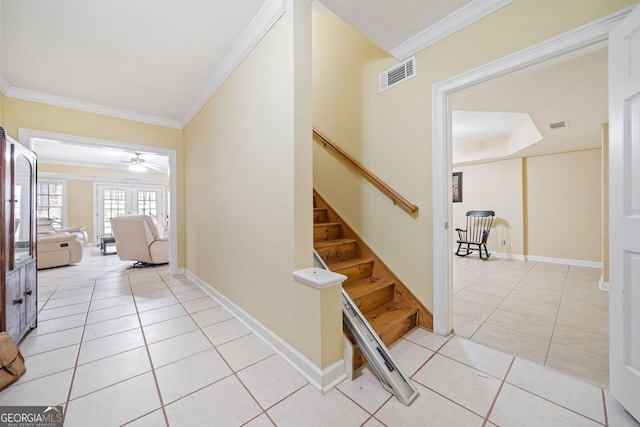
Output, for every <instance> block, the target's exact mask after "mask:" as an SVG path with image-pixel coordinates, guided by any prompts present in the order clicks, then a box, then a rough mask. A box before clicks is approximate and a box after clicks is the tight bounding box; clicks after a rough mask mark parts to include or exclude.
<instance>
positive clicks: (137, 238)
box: [111, 215, 169, 267]
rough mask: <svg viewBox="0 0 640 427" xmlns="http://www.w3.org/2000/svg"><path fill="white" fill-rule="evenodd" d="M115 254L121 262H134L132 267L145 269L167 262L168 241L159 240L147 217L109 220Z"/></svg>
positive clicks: (150, 219)
mask: <svg viewBox="0 0 640 427" xmlns="http://www.w3.org/2000/svg"><path fill="white" fill-rule="evenodd" d="M111 229H112V230H113V237H114V238H115V239H116V252H117V254H118V257H119V258H120V259H121V260H123V261H136V263H135V264H134V265H133V267H147V266H150V265H155V264H166V263H168V262H169V240H168V239H167V238H161V237H160V233H159V232H158V227H156V225H155V223H154V222H153V219H152V218H151V217H150V216H149V215H130V216H119V217H115V218H111Z"/></svg>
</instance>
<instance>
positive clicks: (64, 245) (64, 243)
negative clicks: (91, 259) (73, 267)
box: [36, 233, 82, 270]
mask: <svg viewBox="0 0 640 427" xmlns="http://www.w3.org/2000/svg"><path fill="white" fill-rule="evenodd" d="M37 253H38V257H37V261H36V266H37V268H38V270H41V269H43V268H51V267H59V266H61V265H67V264H75V263H78V262H80V261H82V243H80V241H79V240H78V238H77V236H76V235H75V234H72V233H51V234H39V235H38V240H37Z"/></svg>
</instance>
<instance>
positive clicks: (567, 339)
mask: <svg viewBox="0 0 640 427" xmlns="http://www.w3.org/2000/svg"><path fill="white" fill-rule="evenodd" d="M600 275H601V270H600V269H597V268H587V267H573V266H567V265H558V264H548V263H541V262H531V261H514V260H502V259H498V258H495V257H491V258H489V259H488V260H480V259H479V258H478V256H476V255H470V256H468V257H465V258H461V257H457V256H454V268H453V278H454V298H453V299H454V303H453V307H454V308H453V311H454V330H455V333H456V335H459V336H463V337H466V338H469V339H471V340H472V341H475V342H478V343H482V344H486V345H489V346H491V347H494V348H496V349H500V350H504V351H506V352H509V353H511V354H514V355H516V356H521V357H524V358H526V359H529V360H531V361H533V362H536V363H539V364H542V365H544V366H547V367H549V368H552V369H554V370H557V371H560V372H563V373H566V374H568V375H572V376H575V377H577V378H580V379H583V380H586V381H589V382H591V383H593V384H595V385H598V386H603V387H606V386H607V385H608V383H609V371H608V363H609V362H608V345H609V330H608V328H609V317H608V316H609V294H608V292H606V291H601V290H600V289H599V288H598V281H599V279H600Z"/></svg>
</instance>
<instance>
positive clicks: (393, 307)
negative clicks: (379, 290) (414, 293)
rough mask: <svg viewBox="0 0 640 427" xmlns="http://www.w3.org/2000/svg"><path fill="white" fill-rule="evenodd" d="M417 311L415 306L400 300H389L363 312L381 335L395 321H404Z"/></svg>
mask: <svg viewBox="0 0 640 427" xmlns="http://www.w3.org/2000/svg"><path fill="white" fill-rule="evenodd" d="M417 311H418V310H417V309H416V308H414V307H411V306H409V305H408V304H406V303H404V302H402V301H391V302H389V303H387V304H383V305H381V306H379V307H377V308H376V309H374V310H371V311H370V312H368V313H363V314H364V317H366V318H367V320H368V321H369V323H370V324H371V326H372V327H373V329H375V330H376V332H378V335H382V334H383V332H384V331H385V330H386V329H388V328H391V327H393V324H394V323H395V322H396V321H404V320H405V319H406V318H407V317H410V316H412V315H415V314H416V313H417Z"/></svg>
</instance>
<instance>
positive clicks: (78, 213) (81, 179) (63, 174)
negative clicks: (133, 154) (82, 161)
mask: <svg viewBox="0 0 640 427" xmlns="http://www.w3.org/2000/svg"><path fill="white" fill-rule="evenodd" d="M38 174H39V176H40V178H41V179H42V178H43V177H44V178H45V179H46V178H47V177H49V176H54V177H59V178H62V179H64V180H66V182H67V223H66V224H65V226H67V227H77V226H84V227H85V228H86V229H87V234H88V236H89V241H90V242H95V238H96V232H95V230H94V227H93V226H94V218H93V206H94V200H93V199H94V192H93V191H94V184H95V183H96V182H113V181H124V180H126V183H127V185H135V184H136V183H140V185H162V186H163V187H164V189H165V207H164V209H165V212H167V213H168V212H169V211H168V208H169V207H168V205H167V204H166V203H167V197H166V196H167V195H168V194H169V188H168V186H167V176H166V175H162V174H157V173H145V174H144V178H145V180H144V181H141V180H140V179H139V178H140V175H139V174H135V175H134V174H132V173H130V172H127V171H126V170H115V169H106V168H89V167H78V166H68V165H53V164H48V163H42V162H40V163H38ZM159 225H160V224H159Z"/></svg>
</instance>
